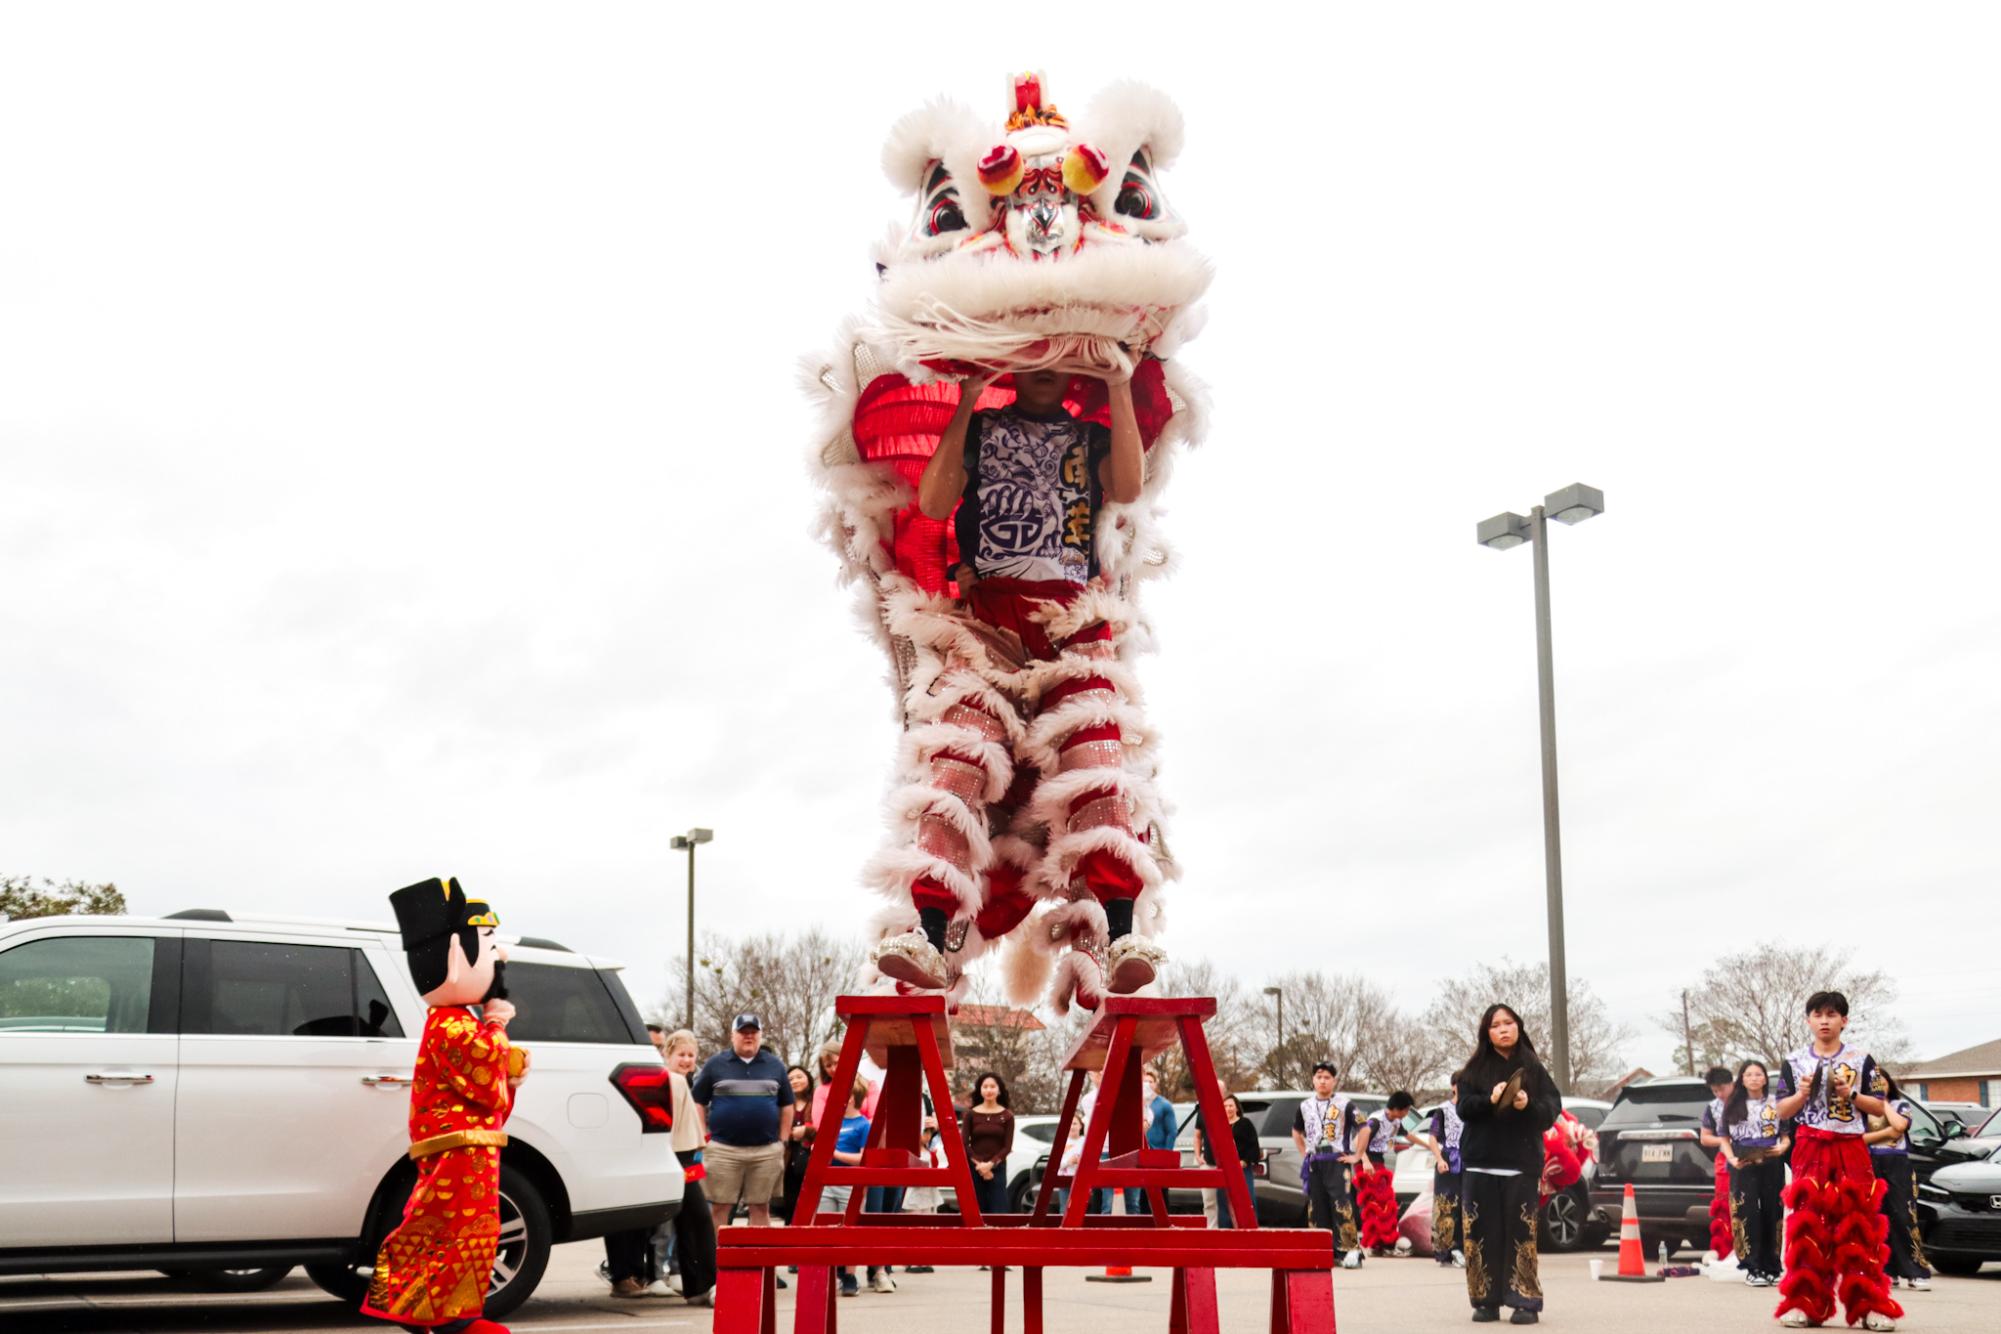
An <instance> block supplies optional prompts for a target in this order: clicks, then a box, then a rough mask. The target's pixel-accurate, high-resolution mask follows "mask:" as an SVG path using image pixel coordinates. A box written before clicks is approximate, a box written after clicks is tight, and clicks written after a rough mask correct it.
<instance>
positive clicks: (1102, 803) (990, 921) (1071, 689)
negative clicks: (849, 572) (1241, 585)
mask: <svg viewBox="0 0 2001 1334" xmlns="http://www.w3.org/2000/svg"><path fill="white" fill-rule="evenodd" d="M1081 592H1082V589H1081V588H1080V587H1079V586H1078V585H1075V584H1071V583H1068V582H1066V581H1042V582H1029V581H1024V580H1016V579H984V580H981V581H979V582H977V583H975V584H973V585H971V586H970V587H969V588H968V589H967V591H966V597H965V608H966V610H967V611H968V612H970V613H971V615H972V616H973V617H974V618H975V619H976V620H977V621H978V622H980V623H981V624H982V625H983V626H986V627H990V628H991V629H992V630H994V631H998V632H999V635H998V636H996V639H997V640H1003V641H1018V642H1019V643H1020V646H1021V651H1022V653H1023V655H1024V657H1025V659H1026V661H1027V663H1029V664H1036V663H1050V664H1058V663H1063V664H1068V665H1069V667H1070V670H1068V671H1062V670H1058V671H1057V672H1055V673H1053V674H1051V676H1050V678H1049V680H1048V682H1047V683H1046V684H1044V685H1043V686H1042V687H1041V688H1040V689H1039V690H1038V691H1037V693H1036V698H1035V701H1034V707H1033V710H1032V712H1030V713H1029V714H1028V716H1027V717H1023V716H1022V715H1021V714H1020V713H1019V712H1013V713H1012V716H1010V717H1009V718H1007V719H1006V720H1005V721H1003V719H1002V718H1001V717H1000V716H999V713H1000V711H1001V710H1002V709H1005V708H1007V707H1008V705H1007V703H1006V702H1005V701H1004V700H1002V699H1001V698H1000V697H999V695H998V692H994V691H989V692H986V693H984V694H982V695H981V696H979V697H978V698H972V697H962V698H960V699H959V701H958V702H957V703H956V704H954V705H953V706H952V707H951V709H949V710H948V711H947V712H946V713H945V714H944V716H943V717H942V718H941V719H940V722H941V723H942V724H945V725H948V726H950V727H951V728H953V729H955V731H956V732H957V733H958V734H960V735H961V736H963V738H964V740H963V741H960V742H959V743H957V744H956V745H954V744H946V745H944V746H942V747H940V748H939V749H936V750H934V751H932V752H931V753H930V759H929V766H930V768H929V773H930V784H931V786H932V787H933V788H935V789H937V790H938V791H940V792H943V793H947V794H950V796H952V797H953V798H955V799H956V800H957V801H958V802H960V803H962V804H963V806H964V808H965V809H966V811H967V812H968V813H969V814H970V815H971V816H972V817H973V818H974V819H975V820H977V821H980V822H982V823H986V822H990V821H991V822H993V823H996V824H998V825H999V826H1000V827H1001V828H1002V830H1005V829H1006V828H1007V827H1008V826H1009V824H1010V823H1012V820H1013V816H1014V813H1015V812H1016V811H1020V810H1028V809H1031V808H1047V809H1042V810H1041V812H1040V813H1041V816H1042V823H1044V824H1045V825H1046V827H1047V834H1046V837H1047V846H1048V850H1049V851H1050V852H1051V853H1052V854H1057V855H1059V856H1062V855H1064V854H1063V853H1062V849H1063V848H1064V847H1065V844H1066V843H1067V844H1068V845H1069V849H1070V850H1069V852H1068V854H1067V856H1066V857H1065V860H1066V861H1067V859H1068V857H1069V856H1074V858H1075V860H1074V862H1073V863H1070V864H1069V870H1068V878H1069V880H1070V881H1071V882H1073V883H1074V882H1078V881H1081V882H1082V883H1083V884H1084V885H1085V886H1086V887H1088V888H1089V889H1090V891H1091V893H1092V895H1093V896H1094V897H1095V898H1096V899H1097V900H1098V901H1099V902H1101V903H1103V902H1109V901H1111V900H1114V899H1134V898H1137V897H1139V894H1140V891H1141V890H1142V889H1144V888H1145V884H1146V881H1145V879H1144V878H1143V877H1142V876H1141V874H1140V873H1139V871H1138V870H1137V869H1136V868H1135V866H1134V864H1133V863H1134V862H1135V861H1137V860H1139V859H1140V857H1141V856H1142V855H1143V850H1144V844H1143V842H1142V841H1141V839H1140V837H1139V836H1138V835H1137V834H1136V833H1135V832H1134V830H1133V825H1132V816H1131V811H1130V809H1129V804H1128V801H1127V797H1126V793H1125V789H1124V786H1123V776H1122V769H1123V765H1124V751H1123V745H1122V740H1121V738H1122V728H1121V727H1120V725H1119V723H1118V722H1117V721H1116V720H1115V719H1113V718H1112V717H1111V716H1110V715H1112V714H1114V713H1116V712H1117V711H1118V710H1119V709H1120V708H1122V707H1124V705H1125V701H1124V700H1123V699H1122V698H1121V695H1120V692H1119V690H1118V687H1117V685H1116V684H1115V682H1114V681H1113V680H1112V679H1111V678H1110V676H1109V675H1107V674H1104V673H1102V672H1101V671H1099V670H1096V669H1094V667H1093V663H1094V662H1095V663H1101V664H1102V663H1108V662H1109V661H1110V660H1111V659H1112V658H1113V657H1115V653H1114V650H1113V645H1112V632H1111V628H1110V627H1109V626H1107V625H1105V624H1104V623H1102V622H1099V623H1097V624H1093V625H1087V626H1085V627H1083V628H1082V629H1079V630H1077V631H1075V632H1074V633H1071V634H1068V635H1065V636H1062V637H1060V638H1056V639H1052V638H1051V637H1050V634H1049V631H1048V626H1047V613H1048V611H1049V610H1050V609H1051V607H1052V606H1054V607H1057V608H1061V607H1064V606H1067V605H1069V604H1070V603H1071V602H1073V601H1074V600H1075V599H1076V598H1077V597H1078V596H1079V594H1080V593H1081ZM1066 706H1067V707H1066ZM1071 719H1076V720H1078V721H1077V725H1075V726H1071V725H1069V720H1071ZM1024 728H1025V729H1026V730H1027V732H1029V733H1030V734H1033V733H1036V732H1038V731H1041V732H1044V733H1049V732H1053V733H1055V734H1054V735H1051V736H1049V737H1047V738H1046V749H1047V751H1048V752H1049V753H1048V754H1044V755H1039V756H1038V755H1031V754H1024V753H1023V750H1022V748H1019V747H1010V746H1009V739H1010V737H1012V736H1018V735H1020V734H1022V732H1023V729H1024ZM996 748H1000V749H1003V750H1006V751H1007V760H1006V763H1007V764H1009V765H1010V766H1011V768H1010V776H1011V779H1012V781H1011V782H1010V783H1009V784H1008V786H1007V791H1006V793H1005V795H1004V796H1002V797H1001V798H1000V800H999V801H997V802H991V803H990V802H989V801H988V800H987V797H988V795H989V794H990V792H991V790H992V785H991V784H990V783H989V781H988V780H989V777H990V775H991V774H992V772H993V769H994V766H995V765H996V763H998V761H997V760H996V758H995V750H996ZM1051 758H1053V760H1054V768H1055V772H1053V773H1046V772H1043V769H1044V768H1047V767H1049V765H1050V761H1051ZM1038 759H1040V764H1041V766H1042V767H1038V764H1037V761H1038ZM1097 776H1102V777H1103V778H1104V780H1105V781H1104V782H1103V783H1102V784H1100V783H1097V782H1096V781H1095V779H1096V777H1097ZM1052 792H1055V793H1057V794H1059V795H1058V796H1057V797H1056V799H1055V804H1054V806H1053V807H1051V806H1050V803H1049V801H1048V800H1047V797H1048V795H1049V794H1050V793H1052ZM1038 798H1043V799H1042V800H1038ZM990 806H992V807H993V808H994V809H992V810H991V811H990V810H989V807H990ZM995 817H998V819H996V818H995ZM917 839H918V845H919V848H920V850H921V851H922V852H923V853H925V854H927V855H929V856H931V857H934V858H937V859H939V860H941V861H943V862H945V863H947V864H948V865H949V866H950V867H951V868H953V869H954V870H957V871H959V872H960V873H961V874H962V875H965V876H968V877H970V876H971V875H972V874H973V872H974V866H973V859H972V851H973V850H972V846H971V839H969V837H968V833H967V830H966V829H965V828H964V827H962V826H961V825H958V824H955V823H954V821H953V820H952V819H950V818H949V817H948V815H947V814H946V813H944V812H935V813H930V814H926V815H924V816H923V817H922V818H921V819H920V820H919V822H918V830H917ZM1023 860H1024V859H1023V858H1022V857H1021V856H1019V855H1017V856H1016V857H1015V858H1014V859H1012V860H1010V859H1008V858H1005V857H996V858H995V859H994V860H993V861H992V862H991V864H990V866H988V868H987V869H986V875H985V879H986V884H985V890H984V893H983V894H982V895H981V897H980V907H979V910H978V912H977V914H976V916H975V919H974V920H975V924H976V925H977V926H978V928H979V931H980V934H981V936H983V937H984V938H985V939H987V940H995V939H998V938H999V937H1001V936H1003V935H1005V934H1007V933H1008V932H1009V931H1011V930H1012V929H1013V928H1014V927H1015V926H1017V925H1019V924H1020V923H1021V921H1022V919H1023V918H1025V917H1027V916H1028V913H1029V910H1030V908H1032V907H1033V906H1034V897H1033V896H1032V895H1031V894H1030V893H1029V892H1028V888H1027V882H1028V880H1029V878H1030V874H1031V871H1032V870H1033V869H1034V868H1033V867H1031V866H1028V865H1023V864H1022V862H1023ZM910 898H911V902H912V903H913V904H914V905H915V906H916V907H918V908H920V909H923V908H939V909H942V910H943V911H945V912H946V913H947V914H955V913H957V912H958V911H959V910H960V908H961V906H962V904H963V903H964V901H965V896H964V894H963V893H962V892H961V891H960V889H958V888H957V887H955V886H954V885H953V884H951V883H949V881H948V880H947V879H946V878H945V877H944V876H943V875H939V874H922V875H918V876H916V877H915V878H914V879H913V881H912V882H911V886H910Z"/></svg>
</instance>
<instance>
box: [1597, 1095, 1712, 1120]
mask: <svg viewBox="0 0 2001 1334" xmlns="http://www.w3.org/2000/svg"><path fill="white" fill-rule="evenodd" d="M1708 1105H1709V1090H1708V1089H1707V1088H1705V1087H1703V1086H1702V1085H1700V1084H1698V1085H1695V1086H1693V1087H1691V1086H1689V1085H1686V1084H1682V1085H1670V1086H1669V1087H1667V1088H1652V1089H1650V1088H1646V1087H1644V1086H1643V1087H1640V1088H1629V1089H1623V1090H1621V1091H1620V1094H1619V1101H1618V1102H1617V1103H1616V1104H1614V1105H1613V1108H1612V1110H1611V1111H1609V1112H1607V1113H1606V1114H1605V1119H1604V1121H1603V1122H1601V1123H1600V1124H1599V1127H1598V1128H1599V1129H1600V1130H1622V1129H1625V1128H1626V1127H1628V1126H1652V1125H1663V1126H1692V1125H1695V1124H1697V1123H1698V1122H1700V1121H1701V1120H1702V1109H1703V1108H1705V1107H1707V1106H1708Z"/></svg>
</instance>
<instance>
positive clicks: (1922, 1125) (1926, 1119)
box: [1906, 1102, 1945, 1149]
mask: <svg viewBox="0 0 2001 1334" xmlns="http://www.w3.org/2000/svg"><path fill="white" fill-rule="evenodd" d="M1906 1105H1907V1106H1908V1107H1909V1108H1910V1109H1911V1128H1910V1130H1909V1131H1907V1132H1906V1133H1907V1134H1908V1135H1909V1136H1910V1140H1911V1143H1912V1144H1913V1145H1915V1146H1917V1147H1918V1148H1921V1149H1935V1148H1937V1147H1938V1146H1939V1145H1940V1144H1941V1143H1943V1142H1944V1141H1945V1129H1944V1127H1942V1126H1940V1125H1939V1123H1938V1118H1937V1117H1935V1116H1933V1115H1932V1114H1931V1110H1930V1109H1929V1108H1927V1107H1924V1106H1922V1105H1920V1104H1918V1103H1915V1102H1911V1103H1907V1104H1906Z"/></svg>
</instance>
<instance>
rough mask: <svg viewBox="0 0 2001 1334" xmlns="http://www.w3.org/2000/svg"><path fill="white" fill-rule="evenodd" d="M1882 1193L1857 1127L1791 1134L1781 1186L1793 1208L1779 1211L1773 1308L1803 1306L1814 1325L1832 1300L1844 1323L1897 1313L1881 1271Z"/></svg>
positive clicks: (1884, 1250) (1884, 1251)
mask: <svg viewBox="0 0 2001 1334" xmlns="http://www.w3.org/2000/svg"><path fill="white" fill-rule="evenodd" d="M1882 1194H1883V1186H1882V1184H1881V1183H1880V1182H1878V1181H1877V1180H1876V1172H1875V1169H1874V1168H1873V1167H1872V1166H1871V1165H1870V1163H1869V1150H1868V1149H1867V1148H1866V1147H1865V1146H1864V1145H1863V1143H1862V1137H1861V1136H1860V1135H1838V1134H1834V1133H1831V1132H1829V1131H1825V1130H1816V1129H1814V1128H1813V1127H1811V1126H1801V1127H1800V1129H1799V1131H1798V1132H1797V1134H1796V1135H1795V1137H1794V1141H1793V1183H1792V1185H1790V1186H1788V1187H1787V1188H1786V1194H1785V1202H1786V1205H1787V1207H1788V1208H1789V1209H1791V1210H1792V1212H1791V1214H1790V1215H1788V1216H1787V1218H1786V1272H1785V1277H1783V1278H1782V1279H1780V1280H1779V1295H1780V1298H1781V1301H1780V1302H1779V1307H1778V1310H1777V1311H1775V1312H1773V1314H1774V1315H1784V1314H1785V1313H1786V1312H1787V1311H1793V1310H1798V1311H1803V1312H1805V1313H1806V1317H1807V1319H1809V1320H1811V1321H1812V1322H1813V1323H1814V1324H1816V1325H1818V1324H1822V1323H1825V1322H1826V1321H1827V1320H1829V1319H1832V1318H1833V1316H1834V1307H1835V1303H1836V1301H1839V1302H1840V1303H1841V1305H1842V1306H1843V1307H1844V1308H1846V1315H1847V1317H1848V1323H1849V1324H1851V1325H1853V1324H1857V1323H1859V1322H1860V1321H1861V1320H1862V1319H1863V1318H1864V1317H1865V1316H1867V1315H1869V1314H1870V1313H1871V1312H1881V1313H1882V1314H1883V1315H1886V1316H1889V1317H1890V1318H1891V1319H1893V1320H1894V1319H1896V1318H1897V1317H1899V1316H1901V1315H1903V1313H1904V1308H1903V1307H1901V1306H1899V1305H1898V1304H1897V1301H1896V1299H1895V1298H1893V1297H1891V1296H1890V1283H1889V1280H1888V1279H1886V1278H1885V1277H1884V1276H1883V1262H1884V1259H1885V1258H1886V1257H1887V1256H1888V1255H1889V1251H1890V1247H1889V1220H1888V1219H1886V1218H1884V1217H1883V1215H1882V1212H1881V1210H1880V1207H1879V1200H1880V1198H1881V1196H1882Z"/></svg>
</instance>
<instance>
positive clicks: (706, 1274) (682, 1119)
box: [663, 1028, 716, 1306]
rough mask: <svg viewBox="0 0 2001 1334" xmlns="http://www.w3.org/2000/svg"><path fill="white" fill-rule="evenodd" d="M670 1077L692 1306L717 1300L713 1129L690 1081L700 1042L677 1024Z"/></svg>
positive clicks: (679, 1226) (678, 1240) (679, 1242)
mask: <svg viewBox="0 0 2001 1334" xmlns="http://www.w3.org/2000/svg"><path fill="white" fill-rule="evenodd" d="M663 1048H664V1050H665V1051H666V1054H667V1083H668V1087H669V1089H670V1090H671V1091H672V1093H673V1099H674V1103H673V1111H674V1131H673V1135H672V1139H671V1143H672V1145H673V1148H674V1156H675V1157H676V1158H678V1159H680V1160H681V1171H682V1174H683V1175H682V1183H683V1184H682V1195H681V1212H680V1213H678V1214H676V1215H675V1216H674V1224H673V1229H674V1254H675V1257H676V1259H677V1260H678V1261H679V1262H680V1267H681V1295H682V1296H683V1297H684V1298H686V1299H687V1301H688V1304H689V1305H691V1306H713V1305H715V1300H716V1298H715V1287H716V1224H715V1220H714V1219H713V1218H712V1217H710V1214H709V1207H708V1199H707V1193H706V1192H705V1191H704V1190H703V1186H702V1183H703V1182H704V1181H705V1180H706V1179H707V1175H708V1168H707V1165H706V1164H705V1163H704V1162H703V1158H702V1155H703V1150H704V1145H705V1144H706V1143H707V1141H708V1133H707V1131H706V1130H704V1128H703V1125H702V1109H701V1106H700V1105H699V1104H698V1103H697V1102H696V1101H695V1095H694V1087H693V1085H692V1083H691V1082H690V1081H691V1079H692V1077H693V1076H694V1073H695V1063H696V1061H695V1058H696V1056H697V1055H698V1054H699V1048H698V1047H697V1045H696V1042H695V1035H694V1034H693V1033H690V1032H689V1031H688V1030H687V1029H685V1028H683V1029H678V1030H676V1031H675V1032H673V1033H670V1034H668V1035H667V1038H666V1041H665V1042H664V1043H663Z"/></svg>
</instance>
